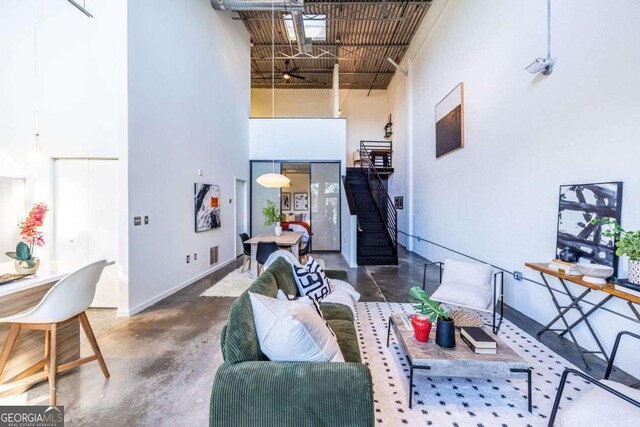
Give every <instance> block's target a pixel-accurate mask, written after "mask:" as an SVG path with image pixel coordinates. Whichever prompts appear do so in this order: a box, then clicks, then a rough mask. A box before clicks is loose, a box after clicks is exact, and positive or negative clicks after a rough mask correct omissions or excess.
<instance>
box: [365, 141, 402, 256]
mask: <svg viewBox="0 0 640 427" xmlns="http://www.w3.org/2000/svg"><path fill="white" fill-rule="evenodd" d="M367 142H371V141H360V160H361V163H360V166H361V167H362V168H366V170H367V181H368V182H369V188H370V189H371V195H372V196H373V200H374V201H375V203H376V205H377V206H378V211H379V212H380V215H381V216H382V220H383V221H384V224H385V227H386V228H387V232H388V234H389V237H390V238H391V242H392V244H393V252H394V254H396V255H397V254H398V211H397V210H396V207H395V205H394V204H393V202H392V201H391V197H389V193H387V190H386V189H385V188H384V184H383V183H382V179H381V178H380V174H378V170H377V169H376V165H375V162H374V161H372V160H371V156H370V152H369V150H368V147H367V145H366V143H367Z"/></svg>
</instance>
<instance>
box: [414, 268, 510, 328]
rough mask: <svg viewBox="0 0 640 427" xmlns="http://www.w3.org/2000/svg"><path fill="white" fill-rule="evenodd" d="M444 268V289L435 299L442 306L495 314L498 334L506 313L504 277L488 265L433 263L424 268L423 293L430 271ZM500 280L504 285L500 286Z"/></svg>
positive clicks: (442, 272) (441, 272)
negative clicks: (434, 268) (498, 314)
mask: <svg viewBox="0 0 640 427" xmlns="http://www.w3.org/2000/svg"><path fill="white" fill-rule="evenodd" d="M431 265H438V266H439V267H440V286H439V287H438V289H436V291H435V292H434V293H433V295H431V299H433V300H434V301H438V302H441V303H445V304H449V305H455V306H458V307H463V308H471V309H474V310H479V311H483V312H485V313H492V316H493V321H492V324H491V326H492V328H493V333H498V330H499V329H500V325H501V324H502V315H503V313H504V302H503V293H504V289H503V288H504V273H503V272H502V271H499V272H497V273H494V271H493V269H492V268H491V266H490V265H488V264H479V263H470V262H464V261H458V260H454V259H446V260H445V261H444V263H442V262H431V263H427V264H425V266H424V276H423V278H422V289H423V290H424V289H425V286H426V279H427V268H428V267H429V266H431ZM498 280H499V281H500V283H498ZM498 308H499V310H500V320H499V322H498V323H497V324H496V311H497V309H498Z"/></svg>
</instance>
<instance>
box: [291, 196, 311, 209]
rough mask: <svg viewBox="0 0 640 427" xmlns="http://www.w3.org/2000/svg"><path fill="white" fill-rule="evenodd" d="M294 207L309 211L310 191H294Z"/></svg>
mask: <svg viewBox="0 0 640 427" xmlns="http://www.w3.org/2000/svg"><path fill="white" fill-rule="evenodd" d="M293 209H294V210H296V211H308V210H309V193H293Z"/></svg>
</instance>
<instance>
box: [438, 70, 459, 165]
mask: <svg viewBox="0 0 640 427" xmlns="http://www.w3.org/2000/svg"><path fill="white" fill-rule="evenodd" d="M463 147H464V84H463V83H462V82H460V83H458V85H457V86H456V87H454V88H453V90H451V92H449V93H448V94H447V95H446V96H445V97H444V98H443V99H442V100H441V101H440V102H438V103H437V104H436V158H439V157H441V156H444V155H445V154H448V153H450V152H452V151H455V150H458V149H460V148H463Z"/></svg>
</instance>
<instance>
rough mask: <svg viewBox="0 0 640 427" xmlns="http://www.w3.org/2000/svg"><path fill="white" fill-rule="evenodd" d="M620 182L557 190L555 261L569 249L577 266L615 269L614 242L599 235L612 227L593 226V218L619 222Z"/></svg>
mask: <svg viewBox="0 0 640 427" xmlns="http://www.w3.org/2000/svg"><path fill="white" fill-rule="evenodd" d="M621 206H622V182H604V183H597V184H576V185H562V186H560V203H559V209H558V238H557V243H556V257H558V254H559V253H560V251H562V250H563V249H565V248H569V249H570V250H572V251H573V252H575V253H576V255H577V257H578V262H586V263H591V264H602V265H608V266H610V267H613V268H614V269H615V268H616V264H617V262H616V261H617V257H616V255H615V242H614V239H613V238H610V237H604V236H603V235H602V232H603V231H604V230H605V229H607V227H612V226H611V225H606V224H598V225H593V224H591V221H592V220H594V219H595V218H611V219H615V220H616V221H618V222H620V213H621Z"/></svg>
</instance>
